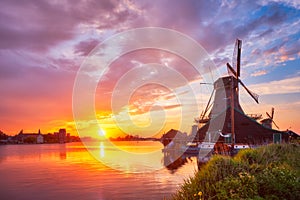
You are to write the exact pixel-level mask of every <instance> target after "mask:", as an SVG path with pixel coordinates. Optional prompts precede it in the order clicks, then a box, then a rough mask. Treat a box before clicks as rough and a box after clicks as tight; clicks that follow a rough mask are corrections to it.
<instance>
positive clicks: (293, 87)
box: [249, 77, 300, 95]
mask: <svg viewBox="0 0 300 200" xmlns="http://www.w3.org/2000/svg"><path fill="white" fill-rule="evenodd" d="M299 86H300V77H293V78H287V79H283V80H279V81H271V82H269V83H261V84H255V85H250V86H249V88H251V90H253V91H255V92H256V93H258V94H260V95H266V94H287V93H299V92H300V87H299Z"/></svg>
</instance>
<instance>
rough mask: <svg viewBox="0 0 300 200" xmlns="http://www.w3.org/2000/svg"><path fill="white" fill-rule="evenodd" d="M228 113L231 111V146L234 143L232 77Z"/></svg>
mask: <svg viewBox="0 0 300 200" xmlns="http://www.w3.org/2000/svg"><path fill="white" fill-rule="evenodd" d="M230 101H231V102H230V103H231V105H230V111H231V112H230V113H231V147H232V149H233V148H234V144H235V130H234V77H233V76H232V77H231V97H230Z"/></svg>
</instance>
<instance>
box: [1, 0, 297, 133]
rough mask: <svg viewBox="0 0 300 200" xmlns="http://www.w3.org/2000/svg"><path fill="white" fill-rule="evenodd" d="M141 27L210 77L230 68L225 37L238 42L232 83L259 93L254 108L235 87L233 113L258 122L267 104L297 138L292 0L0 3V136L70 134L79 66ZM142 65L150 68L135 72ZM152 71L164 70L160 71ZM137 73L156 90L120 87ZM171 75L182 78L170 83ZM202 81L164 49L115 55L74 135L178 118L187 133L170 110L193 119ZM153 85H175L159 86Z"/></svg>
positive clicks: (172, 124)
mask: <svg viewBox="0 0 300 200" xmlns="http://www.w3.org/2000/svg"><path fill="white" fill-rule="evenodd" d="M142 27H161V28H167V29H172V30H175V31H177V32H180V33H182V34H185V35H187V36H189V37H190V38H192V39H193V40H195V41H197V42H198V44H199V45H201V46H202V47H203V48H204V49H205V50H206V51H207V53H208V55H209V56H210V58H211V59H212V61H213V62H214V63H215V65H216V66H217V72H218V73H216V74H213V75H212V79H213V80H216V79H217V78H218V76H217V74H220V75H226V74H227V69H226V62H229V63H231V61H232V55H233V49H234V43H235V39H236V38H239V39H241V40H242V41H243V46H242V61H241V62H242V69H241V79H242V80H243V82H244V83H245V84H246V85H247V87H248V88H249V89H251V91H253V92H255V93H257V94H259V95H260V97H259V101H260V104H256V103H255V102H254V101H253V100H252V99H251V97H249V95H247V94H246V93H245V91H243V90H242V89H241V96H240V102H241V105H242V107H243V109H244V110H245V112H246V113H261V114H263V116H264V117H266V114H265V112H269V113H270V112H271V108H272V107H274V108H275V115H274V121H275V122H276V124H277V125H278V126H279V127H280V130H286V129H292V130H293V131H295V132H298V133H300V28H299V27H300V3H299V1H297V0H287V1H278V0H275V1H269V0H257V1H255V0H249V1H246V0H245V1H230V0H220V1H198V0H195V1H179V0H178V1H166V0H162V1H153V0H149V1H147V0H145V1H143V0H141V1H130V0H124V1H121V0H120V1H114V0H98V1H97V0H95V1H92V0H85V1H71V0H70V1H63V0H62V1H33V0H28V1H15V0H1V2H0V93H1V101H0V130H1V131H3V132H5V133H7V134H10V135H14V134H17V133H18V132H19V131H20V130H21V129H23V130H24V132H37V130H38V129H41V131H42V133H48V132H54V131H57V130H58V129H59V128H66V129H67V131H68V132H70V133H71V134H72V135H76V134H77V130H76V128H75V123H74V118H73V111H72V103H73V102H74V100H73V99H72V96H73V88H74V83H75V79H76V76H77V72H78V70H79V69H80V66H82V64H83V62H84V61H85V59H86V58H87V56H88V55H89V54H90V52H91V51H92V50H93V49H94V48H95V47H96V46H97V45H98V44H100V43H101V42H103V41H105V40H107V39H109V38H110V37H112V36H114V35H115V34H117V33H121V32H123V31H127V30H130V29H133V28H142ZM184 48H188V47H184ZM149 63H150V64H151V66H150V67H151V69H156V70H157V71H147V69H149V68H147V69H146V68H143V66H144V65H145V64H149ZM157 65H159V66H166V67H167V68H166V70H170V71H163V72H161V73H160V71H159V70H160V69H161V68H160V67H157ZM100 67H101V66H100ZM154 72H155V73H154ZM164 72H168V73H164ZM128 73H131V74H129V75H128ZM132 73H133V74H134V75H135V76H132ZM125 75H128V76H127V79H124V77H125ZM130 75H131V78H130ZM146 75H149V76H151V78H154V79H155V80H156V83H155V84H154V83H151V84H145V85H139V86H140V87H138V88H135V89H134V90H130V86H129V82H128V80H132V81H133V80H134V81H136V80H139V79H143V78H145V79H147V78H148V76H147V77H146ZM179 75H180V76H181V75H182V77H184V78H185V79H184V80H185V81H182V82H180V81H179V79H178V78H177V76H179ZM202 75H203V74H202ZM203 76H204V75H203ZM203 76H201V74H198V73H197V71H195V70H194V68H193V67H192V66H191V64H190V63H188V62H187V61H185V60H184V59H182V58H180V56H178V55H174V54H172V53H170V52H166V51H161V50H157V49H144V50H138V51H134V52H130V53H128V54H126V55H123V56H122V57H119V58H116V59H115V60H114V62H112V63H111V65H110V66H109V69H108V70H107V71H106V73H105V74H104V75H103V76H101V78H100V79H99V82H98V86H97V89H96V91H95V94H93V95H94V97H95V116H96V120H93V119H92V118H91V119H90V118H87V119H86V120H85V119H80V121H77V122H78V123H77V128H78V129H80V130H81V131H84V132H86V133H87V134H86V135H87V136H89V135H90V136H97V135H98V134H100V135H101V134H103V133H106V134H107V136H113V137H115V136H118V135H120V133H127V134H133V135H137V134H139V135H141V136H147V137H148V136H154V135H156V134H161V133H163V132H164V131H168V129H170V128H178V129H179V128H181V127H182V126H181V125H182V124H181V125H178V121H180V119H181V118H184V119H183V122H182V123H184V126H183V130H182V131H186V132H188V131H189V128H188V127H190V126H191V125H193V118H186V117H185V116H184V115H183V116H181V114H180V113H182V112H183V111H187V112H189V113H191V116H194V115H196V116H194V117H197V115H199V114H200V112H201V110H202V109H203V108H204V107H205V102H206V101H207V100H208V97H209V94H210V92H211V89H212V88H211V87H210V86H209V85H205V86H204V85H202V86H201V85H200V84H199V83H201V82H203V81H204V80H207V79H204V78H203ZM99 77H100V75H98V78H99ZM126 80H127V81H126ZM151 80H152V79H151ZM160 80H161V82H160ZM163 80H168V81H169V82H172V83H176V84H173V85H172V84H171V85H170V86H164V84H163V83H164V82H163ZM122 81H123V82H122ZM157 82H158V83H157ZM127 84H128V87H127ZM190 88H192V89H190ZM191 92H194V93H195V96H196V97H195V99H196V105H195V101H193V99H192V100H190V99H189V100H186V99H187V98H188V97H190V96H189V95H188V94H190V93H191ZM175 93H176V95H175ZM114 95H115V96H114ZM82 98H85V97H82ZM114 98H115V99H114ZM125 100H126V101H125ZM183 102H184V103H183ZM186 102H188V103H186ZM112 103H113V105H115V109H114V110H112V107H111V106H112ZM83 109H84V108H83ZM197 109H199V112H198V111H197ZM150 111H151V112H150ZM194 111H197V113H196V114H195V113H194ZM128 113H129V115H128ZM128 116H129V118H128ZM98 125H99V126H98Z"/></svg>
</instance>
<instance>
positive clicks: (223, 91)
mask: <svg viewBox="0 0 300 200" xmlns="http://www.w3.org/2000/svg"><path fill="white" fill-rule="evenodd" d="M241 47H242V41H241V40H239V39H237V40H236V44H235V50H234V54H233V55H234V56H233V62H232V65H230V64H229V63H227V64H226V65H227V69H228V72H229V75H228V76H225V77H220V78H219V79H218V80H217V81H216V82H215V83H214V91H213V93H212V96H211V98H210V100H209V103H208V104H207V106H206V109H205V110H204V112H203V113H202V115H201V116H200V118H199V119H197V120H196V122H198V123H202V124H204V125H203V126H202V127H200V128H199V130H198V132H197V137H196V140H197V141H199V142H203V141H205V142H208V141H207V140H208V138H209V140H214V139H215V141H212V142H221V143H226V142H227V143H230V144H232V146H233V145H235V144H237V143H243V144H263V143H270V142H273V136H274V134H281V133H282V132H280V131H278V130H273V129H272V128H271V127H266V126H262V125H261V124H260V123H258V122H257V121H256V120H257V119H260V118H261V116H262V115H246V114H245V113H244V111H243V109H242V107H241V105H240V103H239V85H241V86H242V87H243V88H244V89H245V90H246V91H247V93H248V94H249V95H250V96H251V97H252V98H253V99H254V100H255V102H256V103H258V95H257V94H255V93H254V92H252V91H250V90H249V89H248V88H247V87H246V85H245V84H244V83H243V82H242V81H241V79H240V71H241ZM213 94H214V100H213V101H212V97H213ZM209 108H211V109H210V112H209ZM207 113H209V114H208V115H207ZM222 117H223V120H220V119H221V118H222ZM270 119H272V117H270ZM272 120H273V119H272ZM219 123H223V124H222V125H221V126H220V124H219ZM212 124H217V125H218V127H219V130H217V131H215V135H214V136H210V137H207V133H209V132H210V131H211V130H210V128H209V127H210V125H212ZM209 142H210V141H209Z"/></svg>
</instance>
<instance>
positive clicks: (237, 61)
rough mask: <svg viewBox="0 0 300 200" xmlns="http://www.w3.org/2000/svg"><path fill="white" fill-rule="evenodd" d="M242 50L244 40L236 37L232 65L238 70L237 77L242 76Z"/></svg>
mask: <svg viewBox="0 0 300 200" xmlns="http://www.w3.org/2000/svg"><path fill="white" fill-rule="evenodd" d="M241 50H242V40H239V39H236V41H235V46H234V50H233V55H232V67H233V69H234V71H236V75H237V77H239V76H240V68H241Z"/></svg>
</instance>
